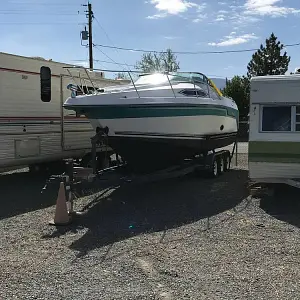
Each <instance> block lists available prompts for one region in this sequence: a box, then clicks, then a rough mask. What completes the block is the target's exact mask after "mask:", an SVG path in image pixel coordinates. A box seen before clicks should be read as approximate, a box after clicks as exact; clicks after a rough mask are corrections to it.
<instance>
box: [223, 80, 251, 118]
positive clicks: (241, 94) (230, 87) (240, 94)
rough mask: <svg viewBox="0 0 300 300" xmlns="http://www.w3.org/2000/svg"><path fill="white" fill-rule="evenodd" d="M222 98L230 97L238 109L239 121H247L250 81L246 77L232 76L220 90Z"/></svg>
mask: <svg viewBox="0 0 300 300" xmlns="http://www.w3.org/2000/svg"><path fill="white" fill-rule="evenodd" d="M222 93H223V94H224V96H228V97H231V98H232V99H233V100H234V101H235V102H236V104H237V106H238V108H239V115H240V120H243V119H247V116H248V113H249V102H250V80H249V78H248V77H246V76H234V77H233V78H232V79H231V80H228V81H226V86H225V88H224V89H223V90H222Z"/></svg>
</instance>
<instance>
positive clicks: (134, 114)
mask: <svg viewBox="0 0 300 300" xmlns="http://www.w3.org/2000/svg"><path fill="white" fill-rule="evenodd" d="M66 108H67V109H74V110H76V111H77V112H79V113H81V114H85V115H86V116H87V117H89V118H91V119H125V118H157V117H180V116H224V117H226V116H228V117H231V118H234V119H236V120H238V110H236V109H233V108H230V107H226V106H219V105H176V106H174V105H169V106H167V105H155V106H154V105H153V106H147V107H145V106H144V105H136V106H134V105H124V106H81V107H79V106H72V107H66Z"/></svg>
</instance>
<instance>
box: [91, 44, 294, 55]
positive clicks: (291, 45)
mask: <svg viewBox="0 0 300 300" xmlns="http://www.w3.org/2000/svg"><path fill="white" fill-rule="evenodd" d="M96 46H98V47H101V48H109V49H118V50H123V51H131V52H143V53H152V52H153V53H167V52H166V51H158V50H145V49H136V48H126V47H116V46H109V45H103V44H97V45H96ZM295 46H300V43H294V44H286V45H284V47H295ZM257 50H259V48H252V49H242V50H223V51H172V52H173V53H174V54H225V53H242V52H253V51H257Z"/></svg>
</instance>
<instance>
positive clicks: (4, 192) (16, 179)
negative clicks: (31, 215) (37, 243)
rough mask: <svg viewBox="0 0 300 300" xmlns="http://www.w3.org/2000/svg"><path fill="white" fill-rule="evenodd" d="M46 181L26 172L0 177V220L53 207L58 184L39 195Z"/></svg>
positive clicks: (44, 178)
mask: <svg viewBox="0 0 300 300" xmlns="http://www.w3.org/2000/svg"><path fill="white" fill-rule="evenodd" d="M46 179H47V178H46V177H45V176H33V175H31V174H29V173H28V172H20V173H12V174H5V175H0V191H1V209H0V220H2V219H5V218H9V217H13V216H16V215H20V214H23V213H26V212H29V211H34V210H38V209H42V208H46V207H49V206H51V205H54V204H55V201H56V198H57V191H58V183H57V185H56V184H51V185H50V186H49V188H48V189H47V190H46V191H45V192H44V193H43V194H41V190H42V188H43V187H44V185H45V183H46Z"/></svg>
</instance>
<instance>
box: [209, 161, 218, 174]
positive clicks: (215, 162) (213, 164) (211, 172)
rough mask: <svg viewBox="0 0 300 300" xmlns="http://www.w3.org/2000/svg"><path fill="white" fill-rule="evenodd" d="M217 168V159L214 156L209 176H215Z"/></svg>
mask: <svg viewBox="0 0 300 300" xmlns="http://www.w3.org/2000/svg"><path fill="white" fill-rule="evenodd" d="M218 170H219V164H218V160H217V159H216V158H213V160H212V162H211V166H210V169H209V173H208V174H209V177H210V178H216V177H217V176H218V175H219V171H218Z"/></svg>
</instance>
